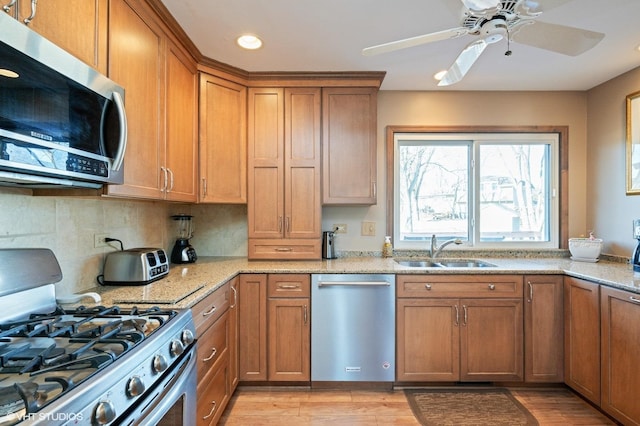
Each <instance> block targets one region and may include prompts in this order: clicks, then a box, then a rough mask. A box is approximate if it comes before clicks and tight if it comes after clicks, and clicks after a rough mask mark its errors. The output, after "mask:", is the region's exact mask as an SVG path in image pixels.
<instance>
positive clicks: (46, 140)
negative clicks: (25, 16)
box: [0, 13, 127, 188]
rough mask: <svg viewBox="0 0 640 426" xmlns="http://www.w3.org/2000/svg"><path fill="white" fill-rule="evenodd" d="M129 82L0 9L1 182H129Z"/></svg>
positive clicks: (93, 185)
mask: <svg viewBox="0 0 640 426" xmlns="http://www.w3.org/2000/svg"><path fill="white" fill-rule="evenodd" d="M126 146H127V120H126V114H125V109H124V89H123V88H122V87H120V86H118V85H117V84H116V83H114V82H113V81H111V80H110V79H108V78H107V77H105V76H103V75H102V74H100V73H99V72H97V71H96V70H94V69H93V68H91V67H90V66H88V65H86V64H85V63H83V62H82V61H80V60H79V59H77V58H75V57H74V56H73V55H71V54H69V53H67V52H66V51H64V50H63V49H61V48H60V47H58V46H56V45H55V44H53V43H51V42H50V41H48V40H47V39H45V38H44V37H42V36H40V35H39V34H37V33H36V32H34V31H32V30H31V29H29V28H28V27H27V26H26V25H23V24H22V23H20V22H18V21H16V20H15V19H13V18H11V17H10V16H9V15H8V14H6V13H0V185H12V186H15V185H19V186H28V187H50V186H60V185H61V186H69V187H90V188H99V187H100V186H102V185H103V184H121V183H123V175H124V173H123V172H124V170H123V158H124V154H125V149H126Z"/></svg>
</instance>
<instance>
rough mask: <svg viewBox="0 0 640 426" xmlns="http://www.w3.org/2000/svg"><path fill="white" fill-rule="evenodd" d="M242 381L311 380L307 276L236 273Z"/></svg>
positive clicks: (308, 284) (308, 283)
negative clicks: (237, 275) (238, 296)
mask: <svg viewBox="0 0 640 426" xmlns="http://www.w3.org/2000/svg"><path fill="white" fill-rule="evenodd" d="M239 285H240V294H241V297H240V299H239V300H240V303H239V307H240V312H239V314H240V322H239V339H240V342H239V351H240V352H239V354H240V365H239V370H240V381H243V382H260V381H274V382H282V381H287V382H300V381H309V380H310V377H311V365H310V362H311V355H310V354H311V352H310V345H311V334H310V332H311V326H310V318H311V312H310V305H309V302H310V291H311V281H310V276H309V275H308V274H242V275H240V281H239Z"/></svg>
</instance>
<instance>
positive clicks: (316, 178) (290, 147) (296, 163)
mask: <svg viewBox="0 0 640 426" xmlns="http://www.w3.org/2000/svg"><path fill="white" fill-rule="evenodd" d="M284 95H285V102H284V105H285V113H284V117H285V133H284V135H285V145H284V156H285V157H284V167H285V169H284V170H285V175H284V182H285V199H284V215H285V226H284V229H285V233H284V236H285V237H286V238H318V239H319V238H320V236H321V234H322V230H321V226H322V220H321V217H320V216H321V212H322V203H321V200H320V101H321V98H320V89H317V88H296V89H285V93H284Z"/></svg>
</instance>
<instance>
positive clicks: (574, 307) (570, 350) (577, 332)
mask: <svg viewBox="0 0 640 426" xmlns="http://www.w3.org/2000/svg"><path fill="white" fill-rule="evenodd" d="M599 288H600V286H599V285H598V284H594V283H590V282H588V281H585V280H581V279H578V278H571V277H565V278H564V353H565V364H564V382H565V383H566V384H567V385H569V386H570V387H572V388H573V389H574V390H576V391H577V392H579V393H580V394H581V395H582V396H584V397H585V398H587V399H589V400H590V401H591V402H593V403H595V404H598V405H599V404H600V296H599Z"/></svg>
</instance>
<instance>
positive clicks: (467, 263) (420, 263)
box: [395, 259, 496, 268]
mask: <svg viewBox="0 0 640 426" xmlns="http://www.w3.org/2000/svg"><path fill="white" fill-rule="evenodd" d="M395 262H396V263H397V264H398V265H402V266H407V267H409V268H488V267H495V266H496V265H494V264H493V263H489V262H485V261H482V260H477V259H433V260H425V259H395Z"/></svg>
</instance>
